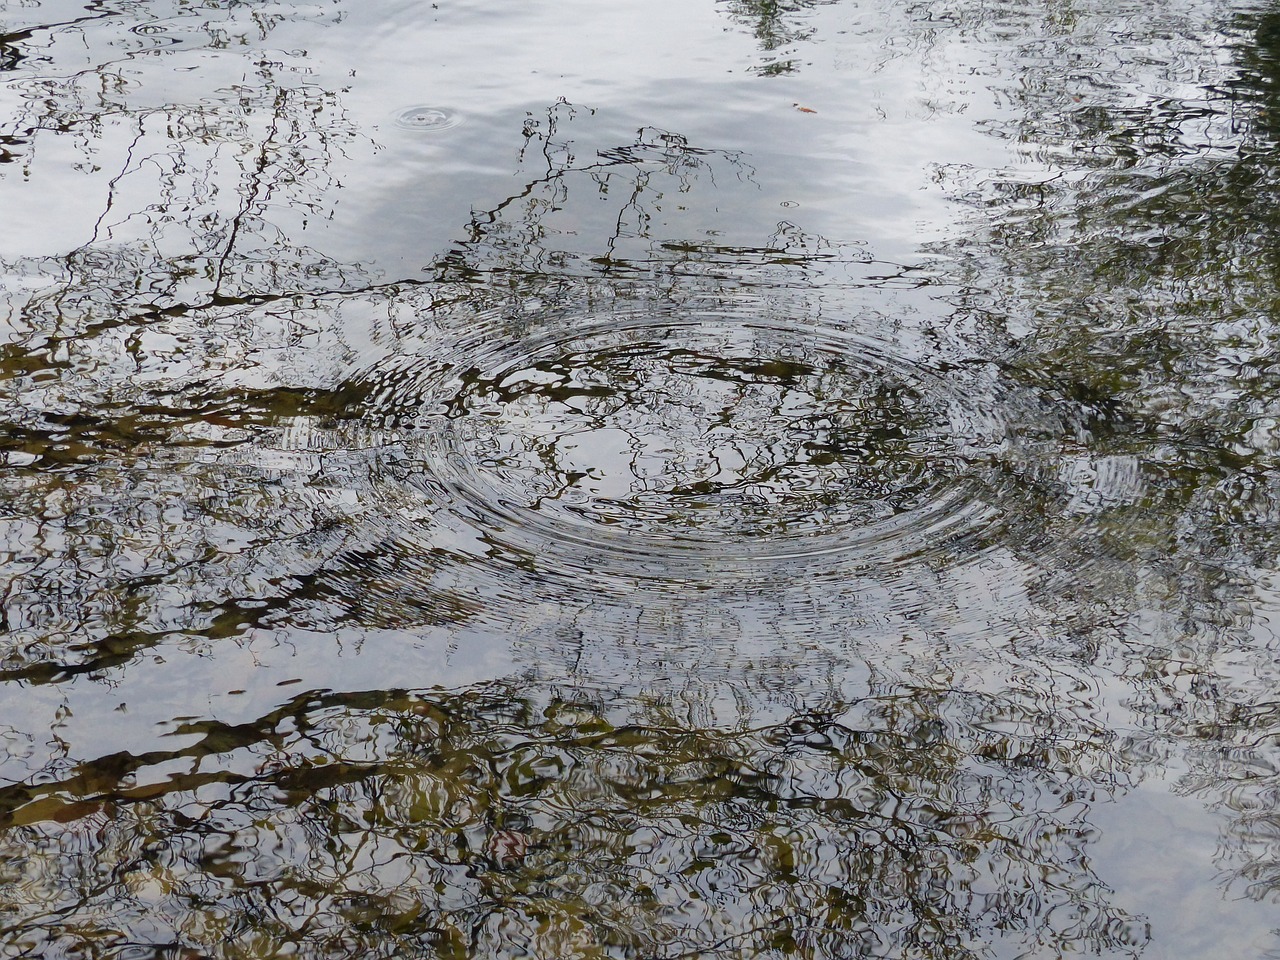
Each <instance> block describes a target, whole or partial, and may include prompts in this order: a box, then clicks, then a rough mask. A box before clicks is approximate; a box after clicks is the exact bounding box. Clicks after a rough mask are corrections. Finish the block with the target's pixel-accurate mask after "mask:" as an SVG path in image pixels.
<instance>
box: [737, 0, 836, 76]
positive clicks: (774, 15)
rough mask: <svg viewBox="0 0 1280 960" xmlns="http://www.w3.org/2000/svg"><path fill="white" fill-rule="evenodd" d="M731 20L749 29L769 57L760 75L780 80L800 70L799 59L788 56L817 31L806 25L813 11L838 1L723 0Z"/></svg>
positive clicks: (758, 69)
mask: <svg viewBox="0 0 1280 960" xmlns="http://www.w3.org/2000/svg"><path fill="white" fill-rule="evenodd" d="M722 2H723V5H724V7H725V8H726V9H727V10H728V13H729V16H731V17H732V18H733V19H734V20H736V21H738V22H739V23H742V24H743V25H744V26H746V27H749V28H750V29H751V31H752V33H753V34H754V35H755V38H756V40H758V41H759V43H760V49H761V50H762V51H764V53H765V55H766V56H765V60H764V63H763V64H762V65H761V66H760V67H758V68H757V71H756V72H757V73H760V74H762V75H764V76H778V75H780V74H784V73H794V72H795V71H796V70H797V69H798V65H797V62H796V60H795V58H793V57H790V56H787V55H786V54H787V53H789V52H791V51H789V50H788V48H789V47H792V46H793V45H795V44H797V43H800V42H802V41H805V40H809V39H811V38H812V37H813V30H812V29H811V28H810V27H808V26H807V25H806V23H805V19H806V13H807V11H809V10H811V9H812V8H813V7H816V6H820V5H824V4H830V3H836V2H838V0H722Z"/></svg>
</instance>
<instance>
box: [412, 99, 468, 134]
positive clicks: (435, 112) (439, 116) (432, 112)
mask: <svg viewBox="0 0 1280 960" xmlns="http://www.w3.org/2000/svg"><path fill="white" fill-rule="evenodd" d="M460 123H462V117H460V116H459V115H458V114H457V112H456V111H454V110H450V109H448V108H447V107H430V106H420V107H409V108H408V109H407V110H401V111H400V112H399V113H397V114H396V126H399V127H404V128H405V129H406V130H422V131H425V132H428V133H435V132H437V131H440V130H451V129H453V128H454V127H456V126H458V124H460Z"/></svg>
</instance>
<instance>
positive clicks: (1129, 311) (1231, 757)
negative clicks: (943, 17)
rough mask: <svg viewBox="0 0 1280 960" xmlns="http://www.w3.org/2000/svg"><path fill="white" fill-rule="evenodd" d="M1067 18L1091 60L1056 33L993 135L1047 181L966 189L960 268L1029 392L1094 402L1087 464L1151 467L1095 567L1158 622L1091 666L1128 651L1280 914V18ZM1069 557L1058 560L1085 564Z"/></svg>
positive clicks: (1116, 510)
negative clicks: (1279, 718) (988, 305)
mask: <svg viewBox="0 0 1280 960" xmlns="http://www.w3.org/2000/svg"><path fill="white" fill-rule="evenodd" d="M1074 6H1075V14H1076V17H1077V24H1076V26H1077V29H1078V30H1079V31H1080V32H1081V35H1083V36H1084V37H1086V38H1089V45H1088V46H1087V47H1085V46H1084V45H1083V44H1082V43H1081V40H1080V39H1079V38H1078V37H1076V36H1072V35H1070V34H1067V33H1063V32H1061V31H1055V30H1053V29H1051V28H1050V27H1048V26H1046V27H1045V28H1044V31H1043V38H1042V39H1041V40H1040V41H1039V42H1038V45H1037V53H1036V55H1035V56H1034V57H1026V58H1025V59H1024V60H1023V61H1022V62H1019V63H1017V64H1016V69H1017V70H1018V71H1021V72H1020V74H1019V75H1018V76H1017V77H1016V78H1014V79H1015V80H1016V90H1017V91H1018V99H1017V101H1016V104H1017V108H1018V109H1017V110H1015V111H1013V112H1011V113H1010V115H1009V116H1008V117H1007V118H1005V120H1004V121H1002V122H1001V123H999V124H993V126H992V129H993V132H996V133H998V134H999V135H1000V136H1002V137H1005V138H1007V139H1010V140H1012V141H1016V142H1018V143H1019V144H1020V145H1021V148H1022V150H1023V151H1024V153H1025V154H1027V155H1029V156H1031V157H1034V158H1035V159H1037V160H1038V161H1040V162H1041V163H1042V164H1043V170H1042V173H1041V175H1039V176H1033V175H1031V174H1029V173H1028V172H1027V170H1026V169H1025V167H1023V168H1021V169H1016V170H1010V171H997V172H994V173H992V172H990V171H987V172H984V173H983V174H982V177H981V179H982V180H983V181H984V183H983V184H982V185H981V187H979V188H977V189H975V190H974V191H973V192H972V193H971V194H969V197H970V198H972V199H973V200H975V201H976V202H977V203H978V204H979V205H980V207H981V210H982V212H981V214H980V215H979V216H975V217H974V218H973V221H972V223H973V227H974V230H975V231H977V232H978V234H979V236H980V237H981V239H982V243H978V244H973V243H972V239H971V240H970V244H969V245H967V246H966V251H965V253H964V254H963V256H964V257H965V258H967V262H968V264H969V266H970V267H971V269H972V274H971V275H972V277H973V278H974V280H975V283H983V284H985V285H987V287H988V288H993V289H994V291H995V294H996V303H997V305H996V308H995V309H985V308H979V309H976V310H975V311H974V313H975V316H976V322H977V323H978V324H979V325H981V326H985V327H986V328H987V329H991V330H1016V331H1021V336H1020V338H1019V345H1018V347H1017V348H1016V349H1014V350H1012V351H1010V354H1009V356H1008V359H1009V363H1010V369H1011V370H1017V371H1021V372H1020V373H1019V374H1017V376H1020V377H1023V378H1025V379H1026V380H1029V381H1034V382H1037V383H1039V384H1040V385H1041V386H1042V387H1043V388H1045V389H1048V390H1052V391H1055V392H1059V393H1061V394H1063V395H1067V396H1074V397H1077V398H1079V399H1080V400H1081V401H1082V402H1083V403H1085V404H1087V405H1088V407H1089V408H1091V410H1092V411H1093V416H1092V418H1091V421H1090V422H1089V424H1088V432H1087V434H1086V442H1087V445H1088V446H1087V450H1086V454H1087V455H1088V456H1089V457H1090V458H1091V460H1092V461H1093V464H1094V465H1097V464H1101V463H1104V462H1107V461H1109V460H1110V461H1114V460H1116V459H1125V460H1128V461H1129V462H1131V463H1133V464H1135V470H1136V473H1137V475H1139V476H1140V477H1141V480H1140V481H1139V482H1138V488H1139V489H1141V490H1142V491H1143V494H1142V496H1141V498H1140V499H1138V500H1135V501H1133V502H1132V503H1131V504H1130V505H1129V506H1128V507H1126V506H1124V505H1123V504H1113V505H1111V506H1110V507H1108V508H1107V509H1106V511H1105V512H1104V516H1105V521H1104V523H1103V524H1098V523H1091V524H1090V525H1089V529H1091V530H1093V531H1094V532H1097V531H1102V532H1103V534H1104V535H1105V537H1106V540H1107V541H1108V543H1107V553H1106V556H1107V557H1108V562H1107V563H1105V564H1097V563H1095V564H1094V567H1095V569H1099V570H1102V571H1110V572H1111V573H1110V576H1111V578H1112V579H1113V580H1118V579H1120V578H1121V577H1123V578H1126V579H1128V580H1129V582H1130V584H1131V588H1130V589H1131V590H1132V592H1133V596H1130V597H1126V596H1125V595H1124V593H1123V592H1120V593H1113V594H1111V600H1110V601H1109V602H1110V604H1112V605H1113V606H1114V610H1122V609H1126V608H1127V609H1130V610H1133V611H1134V616H1135V618H1138V617H1140V618H1141V622H1142V624H1143V625H1142V626H1141V627H1139V626H1137V625H1136V623H1135V624H1131V625H1128V626H1122V627H1121V628H1119V629H1117V628H1116V627H1115V626H1114V625H1113V626H1111V627H1109V628H1107V629H1092V634H1093V643H1094V645H1095V650H1096V655H1097V656H1099V657H1103V656H1106V655H1107V650H1108V649H1110V650H1112V651H1121V655H1120V658H1119V661H1118V664H1119V666H1118V669H1119V670H1120V672H1121V674H1122V675H1123V677H1124V680H1125V682H1126V683H1127V684H1129V685H1130V686H1131V687H1132V688H1133V690H1134V694H1133V697H1132V700H1131V703H1130V706H1131V707H1132V708H1133V709H1134V710H1135V711H1136V712H1137V714H1138V716H1139V717H1141V718H1142V720H1141V722H1142V723H1143V724H1144V725H1145V726H1147V727H1148V728H1149V729H1150V731H1151V732H1152V735H1153V737H1157V738H1168V740H1167V742H1171V743H1173V744H1175V745H1176V748H1177V750H1178V752H1179V755H1180V757H1181V758H1182V760H1183V761H1184V762H1186V763H1187V764H1188V766H1189V768H1190V772H1189V773H1188V774H1187V775H1186V776H1184V777H1183V778H1182V779H1181V780H1179V781H1178V786H1179V789H1182V790H1185V791H1187V792H1190V793H1193V794H1194V795H1196V796H1198V797H1201V798H1203V799H1204V800H1205V801H1206V804H1207V805H1208V806H1210V808H1212V809H1215V810H1218V811H1220V812H1221V813H1222V814H1223V815H1224V816H1226V817H1228V818H1230V819H1231V824H1230V826H1229V827H1228V828H1227V829H1226V832H1225V835H1224V843H1223V853H1224V860H1223V863H1224V865H1227V864H1230V869H1231V870H1232V871H1238V877H1237V878H1236V880H1235V881H1233V889H1239V890H1241V891H1242V892H1246V893H1248V894H1249V895H1250V896H1253V897H1257V898H1260V899H1262V898H1271V897H1274V896H1275V895H1276V893H1277V890H1280V886H1277V883H1276V874H1275V871H1274V870H1273V868H1272V864H1274V862H1275V859H1276V848H1275V844H1274V841H1273V838H1274V836H1275V831H1276V824H1275V821H1274V817H1273V816H1272V814H1271V809H1272V808H1273V807H1274V801H1275V795H1274V792H1275V783H1274V778H1273V777H1272V776H1271V775H1270V773H1269V772H1268V771H1269V770H1271V769H1272V768H1273V765H1274V763H1275V758H1274V756H1273V751H1272V750H1271V748H1270V744H1271V742H1272V741H1273V740H1274V738H1275V736H1276V734H1277V731H1278V730H1280V728H1278V727H1277V726H1276V723H1275V721H1276V716H1275V711H1274V710H1273V709H1272V708H1271V704H1272V702H1273V701H1274V696H1275V694H1274V689H1275V688H1274V684H1275V680H1276V676H1275V651H1274V643H1273V641H1272V638H1271V637H1270V636H1269V633H1268V630H1267V627H1266V625H1265V624H1264V623H1260V622H1258V621H1257V620H1256V614H1255V610H1256V609H1257V608H1258V607H1260V606H1263V605H1266V604H1269V603H1270V591H1271V589H1272V588H1271V586H1270V585H1269V578H1270V573H1269V572H1270V571H1273V570H1275V568H1276V566H1277V562H1278V560H1280V537H1277V529H1280V528H1277V526H1276V518H1277V517H1278V516H1280V461H1278V460H1277V457H1276V451H1277V442H1276V441H1277V436H1280V433H1278V432H1277V420H1276V417H1275V410H1274V398H1275V396H1276V393H1277V390H1278V389H1280V381H1278V380H1277V368H1276V365H1275V362H1274V353H1275V344H1276V342H1277V338H1278V335H1280V328H1278V327H1277V319H1278V318H1277V312H1276V309H1275V288H1276V282H1277V279H1278V278H1280V261H1277V258H1276V249H1277V243H1276V241H1277V239H1280V220H1277V218H1276V215H1275V211H1276V209H1277V201H1280V178H1278V177H1277V172H1278V171H1280V164H1278V163H1277V161H1278V160H1280V153H1278V152H1277V138H1276V133H1275V131H1276V127H1275V124H1274V119H1273V113H1274V111H1273V106H1274V99H1275V95H1276V93H1275V91H1276V76H1277V68H1276V56H1277V50H1276V39H1275V38H1276V35H1277V31H1276V24H1275V15H1274V13H1273V12H1267V11H1263V12H1260V13H1257V14H1250V15H1248V16H1240V17H1233V18H1230V19H1227V20H1225V21H1223V22H1221V23H1195V22H1192V21H1191V19H1190V18H1189V17H1188V15H1187V14H1186V13H1185V12H1181V13H1180V12H1177V11H1170V12H1168V13H1166V14H1163V15H1162V16H1164V17H1166V18H1168V20H1169V23H1168V24H1167V25H1166V27H1165V28H1164V29H1161V30H1155V29H1153V28H1152V27H1151V26H1150V25H1149V24H1146V23H1144V24H1143V25H1142V26H1141V27H1140V28H1137V27H1135V25H1134V24H1132V23H1130V22H1126V23H1125V24H1120V25H1117V30H1118V31H1119V32H1118V33H1115V34H1114V35H1113V34H1108V36H1109V37H1113V36H1115V37H1120V38H1121V39H1123V41H1124V42H1123V43H1120V44H1118V45H1117V46H1116V47H1115V48H1113V49H1108V48H1105V47H1102V48H1098V47H1095V46H1093V41H1092V37H1093V36H1094V35H1095V34H1096V32H1098V31H1100V30H1102V29H1103V28H1105V26H1106V25H1107V24H1110V23H1112V22H1113V17H1114V14H1113V12H1112V11H1111V10H1110V8H1106V7H1105V6H1102V5H1097V6H1095V5H1092V4H1086V5H1074ZM978 19H980V18H978V17H977V16H976V15H975V22H976V20H978ZM1175 27H1176V29H1175ZM1086 50H1087V52H1088V56H1089V57H1090V58H1091V64H1090V69H1089V70H1087V71H1086V70H1081V71H1080V72H1079V74H1078V75H1076V76H1075V77H1068V82H1067V84H1066V85H1065V86H1064V84H1063V78H1062V69H1061V64H1062V63H1064V62H1071V61H1072V60H1079V59H1080V57H1081V55H1082V53H1083V52H1084V51H1086ZM1192 63H1195V64H1197V66H1196V67H1195V68H1194V70H1192V68H1191V67H1190V66H1189V65H1190V64H1192ZM1138 64H1142V65H1141V66H1139V65H1138ZM1189 76H1194V77H1195V80H1194V82H1189V81H1188V79H1187V78H1188V77H1189ZM1010 87H1011V88H1013V87H1014V84H1013V83H1011V84H1010ZM957 179H961V178H957ZM1071 540H1072V538H1071V537H1068V536H1063V537H1060V538H1059V541H1058V542H1059V544H1061V545H1063V546H1059V547H1058V552H1059V555H1060V556H1067V555H1070V556H1073V557H1076V558H1077V559H1078V560H1079V561H1080V566H1081V568H1082V569H1088V565H1087V564H1086V563H1085V556H1084V552H1083V550H1082V551H1080V552H1075V551H1073V550H1072V548H1071ZM1086 542H1088V541H1085V540H1083V539H1082V540H1081V541H1080V544H1083V543H1086ZM1122 560H1123V562H1122ZM1102 596H1104V597H1105V596H1107V594H1106V593H1105V592H1104V593H1103V594H1102ZM1060 602H1061V605H1062V608H1063V609H1064V610H1066V609H1079V608H1080V605H1079V602H1078V600H1077V599H1076V598H1075V597H1074V596H1073V597H1062V598H1060ZM1114 610H1113V614H1112V623H1113V624H1114Z"/></svg>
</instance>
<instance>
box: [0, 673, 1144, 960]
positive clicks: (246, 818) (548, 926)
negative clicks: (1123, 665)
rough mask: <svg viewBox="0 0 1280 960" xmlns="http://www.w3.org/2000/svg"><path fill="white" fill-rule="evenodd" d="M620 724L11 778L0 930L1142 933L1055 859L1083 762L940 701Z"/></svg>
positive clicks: (478, 727) (983, 702)
mask: <svg viewBox="0 0 1280 960" xmlns="http://www.w3.org/2000/svg"><path fill="white" fill-rule="evenodd" d="M637 709H638V708H637V707H636V706H634V705H633V706H631V707H628V706H626V705H625V704H621V703H613V704H604V703H598V702H594V701H591V700H583V699H580V698H578V699H562V698H560V697H557V696H554V695H553V696H552V697H551V698H550V699H549V700H546V701H543V702H534V701H531V700H529V699H528V698H527V697H525V696H521V695H519V694H517V693H516V691H514V690H510V689H505V688H496V689H491V690H488V691H484V692H475V693H466V694H458V695H453V694H439V693H436V694H429V695H413V694H402V693H394V692H393V693H386V694H356V695H328V694H319V695H306V696H302V697H299V698H297V699H295V700H294V701H292V702H290V703H289V704H286V705H285V706H283V707H281V708H280V709H279V710H277V711H275V712H273V713H271V714H270V715H268V716H264V717H262V718H260V719H259V720H257V721H253V722H251V723H242V724H238V725H225V724H218V723H213V722H204V721H201V722H196V723H192V724H190V725H188V726H187V727H185V728H183V729H182V730H180V731H178V732H180V733H182V734H184V735H188V736H191V735H194V736H197V737H199V739H198V740H197V741H196V742H195V743H194V744H193V745H192V746H190V747H186V748H179V749H177V750H174V751H172V752H165V753H154V754H146V755H143V756H137V757H135V756H131V755H128V754H119V755H114V756H106V757H101V758H99V759H97V760H94V761H90V762H86V763H83V764H81V765H80V766H79V767H77V768H76V770H75V772H74V775H73V776H71V777H70V778H64V779H58V780H55V781H53V782H43V783H38V785H36V784H37V781H33V785H30V786H26V785H24V786H16V787H9V788H7V789H5V790H3V791H0V810H3V819H4V822H5V823H6V827H5V829H4V831H3V833H0V847H3V849H4V851H5V854H6V857H5V860H6V861H7V862H8V863H10V864H11V865H12V869H10V870H6V871H5V873H4V874H3V875H2V876H0V886H3V892H4V899H5V903H6V908H5V910H4V917H5V927H4V931H3V933H2V934H0V937H2V938H3V940H4V942H6V943H8V944H10V945H11V946H13V947H20V948H22V949H23V950H25V951H26V952H28V953H40V954H42V955H45V956H53V955H63V954H69V953H74V952H76V951H77V949H81V948H89V949H91V950H94V951H115V950H121V949H126V948H131V949H134V950H154V949H158V948H163V949H165V950H172V951H179V952H191V953H201V954H206V955H213V956H226V957H237V956H260V955H264V954H268V953H275V952H277V951H279V950H281V949H284V948H285V947H286V946H287V947H288V948H289V949H290V951H291V952H294V953H296V954H298V955H300V956H304V957H312V956H329V955H332V954H334V953H339V952H340V953H342V954H344V955H354V954H357V953H358V954H364V955H371V956H400V955H403V953H404V952H405V951H414V950H423V949H431V950H434V951H436V952H437V953H438V954H440V955H449V956H453V955H458V956H462V955H465V956H509V955H513V954H516V953H520V954H527V955H538V956H549V955H557V956H568V955H577V954H581V955H587V956H595V955H600V956H604V955H623V956H638V957H640V956H643V957H655V956H656V957H672V958H674V957H677V956H686V955H692V954H694V953H696V954H697V955H700V956H729V957H731V956H760V955H762V954H764V955H775V954H776V955H779V956H782V955H794V954H795V953H796V952H802V953H804V954H805V955H808V956H815V957H827V956H831V957H836V956H846V955H849V953H850V952H853V953H854V954H856V955H859V956H904V955H919V956H938V957H942V956H948V957H955V956H979V955H982V953H983V952H984V949H985V948H987V947H989V946H993V945H995V944H1004V945H1006V946H1007V947H1008V948H1010V949H1018V948H1021V949H1023V950H1033V951H1037V952H1039V951H1050V952H1064V951H1071V950H1082V951H1088V952H1091V953H1101V954H1107V955H1136V953H1137V952H1138V951H1139V950H1141V948H1142V946H1143V944H1144V943H1145V941H1146V938H1147V934H1146V932H1145V929H1144V926H1143V924H1142V922H1141V921H1139V920H1136V919H1134V918H1132V917H1129V916H1126V915H1125V914H1123V913H1122V912H1119V911H1117V910H1116V909H1115V908H1113V907H1111V906H1110V905H1109V904H1108V902H1107V898H1106V889H1105V887H1103V886H1102V884H1101V883H1100V882H1099V881H1098V879H1097V878H1096V877H1095V876H1094V875H1093V874H1092V872H1091V870H1090V868H1089V865H1088V861H1087V859H1086V857H1085V856H1084V852H1083V848H1082V841H1083V838H1084V836H1085V834H1086V832H1087V826H1086V825H1085V824H1084V823H1083V822H1082V821H1080V820H1079V818H1078V817H1079V814H1078V811H1079V810H1080V809H1081V808H1080V805H1079V802H1078V797H1079V796H1082V795H1092V794H1094V793H1095V792H1096V791H1099V790H1102V791H1107V790H1110V789H1112V788H1113V787H1114V782H1113V781H1112V779H1111V775H1110V774H1108V773H1107V772H1106V761H1105V756H1099V755H1097V754H1096V753H1095V752H1094V751H1095V747H1096V743H1097V741H1094V742H1093V743H1092V744H1088V745H1086V746H1085V750H1084V751H1083V752H1080V751H1078V750H1077V749H1076V745H1073V744H1070V743H1061V744H1058V745H1057V746H1056V747H1048V745H1047V744H1039V745H1038V744H1037V743H1036V742H1035V741H1034V740H1033V739H1025V738H1024V737H1023V736H1020V735H1016V734H1011V733H996V732H983V731H984V730H994V729H995V728H996V727H997V726H999V725H1000V724H1001V723H1002V720H1001V717H1002V713H1003V709H1002V705H1001V703H1000V702H999V700H998V699H989V698H983V697H974V696H970V695H964V694H960V693H957V692H954V691H947V690H925V689H920V690H908V689H902V690H889V691H885V692H884V693H883V694H881V695H878V696H876V697H875V698H873V699H870V700H867V701H864V702H862V703H859V704H856V705H853V706H852V707H851V708H850V707H845V708H841V710H840V712H839V713H837V714H825V713H824V714H814V713H807V714H798V715H796V716H793V717H792V718H791V719H790V720H788V721H786V722H784V723H779V724H776V725H770V726H765V727H761V728H758V729H748V730H740V731H716V730H702V729H697V728H689V727H686V726H682V725H678V724H674V723H673V722H672V720H671V719H670V718H669V717H667V716H664V714H663V710H662V708H659V707H654V708H647V709H639V712H636V711H637ZM1003 723H1004V724H1005V725H1006V726H1007V719H1006V720H1004V721H1003ZM1051 723H1052V721H1051ZM1098 761H1102V765H1101V766H1095V764H1096V763H1098ZM162 768H163V769H164V770H166V771H168V772H166V773H163V774H159V775H157V773H158V771H160V770H161V769H162ZM1033 798H1034V802H1028V801H1031V800H1032V799H1033ZM91 945H92V946H91ZM95 955H96V954H95Z"/></svg>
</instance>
